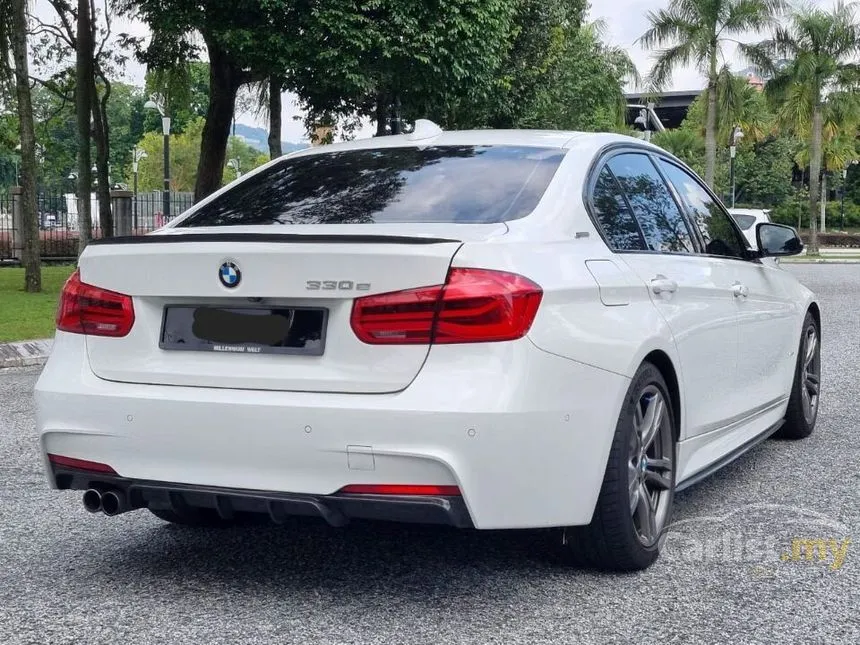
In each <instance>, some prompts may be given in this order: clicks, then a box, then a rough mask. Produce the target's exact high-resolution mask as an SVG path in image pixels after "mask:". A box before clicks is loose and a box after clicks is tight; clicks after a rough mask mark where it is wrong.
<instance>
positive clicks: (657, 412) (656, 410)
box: [641, 394, 665, 453]
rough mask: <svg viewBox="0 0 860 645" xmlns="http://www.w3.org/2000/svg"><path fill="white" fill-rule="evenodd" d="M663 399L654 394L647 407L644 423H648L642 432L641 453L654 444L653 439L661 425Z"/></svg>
mask: <svg viewBox="0 0 860 645" xmlns="http://www.w3.org/2000/svg"><path fill="white" fill-rule="evenodd" d="M664 407H665V405H664V403H663V397H662V396H660V395H659V394H655V395H654V398H653V399H652V400H651V403H650V404H649V405H648V411H647V412H646V414H645V421H646V422H647V423H648V425H647V426H645V428H643V430H642V448H641V450H642V453H644V452H645V451H646V450H648V448H650V447H651V444H652V443H654V437H656V436H657V431H658V430H659V429H660V426H661V425H662V424H663V410H664Z"/></svg>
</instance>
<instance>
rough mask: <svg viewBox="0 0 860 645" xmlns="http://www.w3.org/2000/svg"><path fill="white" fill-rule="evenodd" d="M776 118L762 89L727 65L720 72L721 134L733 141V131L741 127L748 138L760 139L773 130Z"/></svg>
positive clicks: (750, 139) (718, 124) (718, 89)
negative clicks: (736, 73)
mask: <svg viewBox="0 0 860 645" xmlns="http://www.w3.org/2000/svg"><path fill="white" fill-rule="evenodd" d="M772 121H773V119H772V118H771V115H770V111H769V110H768V109H767V104H766V100H765V98H764V97H763V96H762V94H761V92H759V91H758V90H757V89H756V88H755V87H754V86H752V85H750V83H749V81H747V79H746V78H744V77H743V76H736V75H735V74H733V73H732V72H731V70H730V69H729V67H728V65H725V66H723V68H722V69H721V70H720V72H719V74H718V75H717V138H718V139H719V140H720V141H723V142H725V143H726V145H730V143H729V140H730V139H731V137H732V132H733V131H734V129H735V127H740V129H741V130H742V131H743V133H744V141H746V142H748V143H758V142H760V141H763V140H764V139H766V138H767V136H768V135H769V134H771V132H772V131H773V123H772Z"/></svg>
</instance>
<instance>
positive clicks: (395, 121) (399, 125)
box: [391, 93, 403, 134]
mask: <svg viewBox="0 0 860 645" xmlns="http://www.w3.org/2000/svg"><path fill="white" fill-rule="evenodd" d="M391 134H403V117H402V114H401V110H400V94H399V93H395V94H394V107H393V109H392V114H391Z"/></svg>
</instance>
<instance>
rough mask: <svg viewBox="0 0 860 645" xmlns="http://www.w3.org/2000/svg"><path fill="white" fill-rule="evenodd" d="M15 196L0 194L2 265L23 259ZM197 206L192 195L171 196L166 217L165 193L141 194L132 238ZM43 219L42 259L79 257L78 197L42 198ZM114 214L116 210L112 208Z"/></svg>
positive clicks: (95, 215) (96, 229) (95, 216)
mask: <svg viewBox="0 0 860 645" xmlns="http://www.w3.org/2000/svg"><path fill="white" fill-rule="evenodd" d="M19 199H20V196H18V195H16V194H14V189H13V192H8V193H5V194H0V261H8V260H11V259H20V247H21V246H22V238H21V231H20V230H19V229H20V224H19V223H18V222H19V221H20V217H16V215H15V212H16V211H15V209H16V208H18V205H17V204H16V200H19ZM193 203H194V196H193V195H192V194H191V193H171V194H170V214H169V215H168V216H165V214H164V208H163V194H162V193H161V192H149V193H138V194H137V195H136V197H133V198H132V204H131V208H132V222H133V224H132V234H133V235H143V234H144V233H148V232H150V231H153V230H155V229H157V228H160V227H162V226H164V225H165V224H166V223H167V222H169V221H170V220H171V219H173V218H174V217H176V216H177V215H180V214H181V213H183V212H184V211H186V210H187V209H188V208H190V207H191V206H192V204H193ZM36 210H37V213H38V218H39V241H40V246H41V252H42V257H43V258H47V259H51V258H73V257H76V256H77V254H78V235H79V230H80V228H79V222H78V200H77V198H76V196H75V195H74V194H71V193H69V194H40V195H38V196H37V198H36ZM112 211H113V208H112ZM91 214H92V220H93V233H92V235H93V237H94V238H98V237H101V234H102V231H101V226H100V225H99V205H98V199H97V197H96V195H95V194H93V195H92V196H91Z"/></svg>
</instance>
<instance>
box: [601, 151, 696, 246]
mask: <svg viewBox="0 0 860 645" xmlns="http://www.w3.org/2000/svg"><path fill="white" fill-rule="evenodd" d="M607 165H608V166H609V169H610V170H611V171H612V174H614V175H615V177H616V178H617V179H618V183H619V184H620V185H621V189H622V190H623V191H624V195H625V196H626V197H627V202H628V203H629V204H630V207H631V208H632V209H633V214H634V215H635V216H636V221H637V222H639V228H641V229H642V233H643V235H644V236H645V241H646V242H647V244H648V248H649V249H650V250H651V251H660V252H662V253H692V252H693V242H692V240H691V235H690V229H689V228H687V223H686V222H685V221H684V216H683V215H682V214H681V210H680V209H679V208H678V204H677V203H675V199H674V198H673V197H672V194H671V193H670V192H669V187H668V186H667V185H666V183H665V182H664V181H663V178H662V177H661V176H660V173H658V172H657V168H656V167H655V166H654V164H653V163H652V162H651V159H649V158H648V157H647V156H646V155H643V154H636V153H629V154H620V155H617V156H615V157H612V158H611V159H610V160H609V162H608V164H607Z"/></svg>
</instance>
